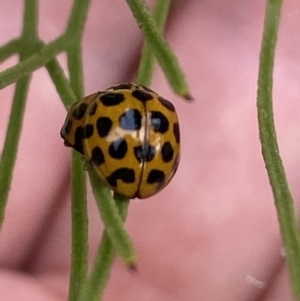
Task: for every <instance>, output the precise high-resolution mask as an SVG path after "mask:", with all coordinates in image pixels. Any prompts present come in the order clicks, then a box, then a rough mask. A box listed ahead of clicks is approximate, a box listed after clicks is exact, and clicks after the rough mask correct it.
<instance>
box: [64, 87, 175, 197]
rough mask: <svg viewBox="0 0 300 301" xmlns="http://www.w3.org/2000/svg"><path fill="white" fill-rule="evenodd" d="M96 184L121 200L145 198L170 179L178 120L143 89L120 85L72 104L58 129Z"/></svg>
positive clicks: (170, 106)
mask: <svg viewBox="0 0 300 301" xmlns="http://www.w3.org/2000/svg"><path fill="white" fill-rule="evenodd" d="M61 137H62V138H63V139H64V141H65V142H64V143H65V145H66V146H71V147H73V148H74V149H76V150H77V151H78V152H80V153H82V154H83V155H84V156H85V157H86V159H87V160H88V162H89V163H90V164H91V165H92V166H93V168H94V170H95V172H96V173H97V175H98V177H99V178H100V180H101V181H102V182H104V183H105V184H106V185H107V186H108V187H110V188H111V189H112V190H113V191H114V192H115V193H117V194H119V195H122V196H125V197H127V198H135V197H137V198H140V199H143V198H147V197H150V196H152V195H154V194H156V193H157V192H158V191H160V190H161V189H162V188H164V187H165V186H166V185H167V184H168V183H169V182H170V180H171V179H172V178H173V176H174V174H175V172H176V170H177V167H178V164H179V159H180V132H179V123H178V117H177V114H176V111H175V108H174V106H173V104H172V103H171V102H169V101H168V100H166V99H164V98H163V97H161V96H159V95H158V94H157V93H155V92H154V91H152V90H151V89H149V88H146V87H144V86H140V85H136V84H121V85H118V86H113V87H110V88H108V89H107V90H105V91H101V92H98V93H94V94H92V95H89V96H87V97H85V98H83V99H82V100H80V101H78V102H76V103H75V104H74V105H73V106H72V107H71V109H70V111H69V113H68V115H67V118H66V121H65V123H64V125H63V127H62V129H61Z"/></svg>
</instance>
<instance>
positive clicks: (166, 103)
mask: <svg viewBox="0 0 300 301" xmlns="http://www.w3.org/2000/svg"><path fill="white" fill-rule="evenodd" d="M158 100H159V101H160V103H161V104H162V105H163V106H164V107H165V108H167V109H168V110H169V111H171V112H175V107H174V106H173V104H172V103H171V102H170V101H168V100H167V99H165V98H163V97H161V96H159V97H158Z"/></svg>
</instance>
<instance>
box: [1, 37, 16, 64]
mask: <svg viewBox="0 0 300 301" xmlns="http://www.w3.org/2000/svg"><path fill="white" fill-rule="evenodd" d="M19 47H20V39H15V40H12V41H9V42H8V43H6V44H5V45H3V46H1V47H0V63H2V62H3V61H5V60H6V59H8V58H9V57H11V56H12V55H14V54H18V53H19Z"/></svg>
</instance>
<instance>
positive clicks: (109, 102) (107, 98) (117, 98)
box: [100, 92, 125, 107]
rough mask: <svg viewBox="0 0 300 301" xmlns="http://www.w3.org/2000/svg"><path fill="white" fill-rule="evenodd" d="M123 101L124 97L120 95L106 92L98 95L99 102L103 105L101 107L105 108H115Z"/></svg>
mask: <svg viewBox="0 0 300 301" xmlns="http://www.w3.org/2000/svg"><path fill="white" fill-rule="evenodd" d="M124 100H125V96H124V95H123V94H122V93H116V92H113V93H111V92H107V93H104V94H102V95H100V101H101V102H102V103H103V105H105V106H107V107H110V106H116V105H118V104H120V103H121V102H123V101H124Z"/></svg>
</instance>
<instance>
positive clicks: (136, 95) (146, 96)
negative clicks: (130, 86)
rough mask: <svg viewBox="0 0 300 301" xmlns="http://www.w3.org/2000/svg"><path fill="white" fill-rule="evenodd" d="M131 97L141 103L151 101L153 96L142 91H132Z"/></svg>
mask: <svg viewBox="0 0 300 301" xmlns="http://www.w3.org/2000/svg"><path fill="white" fill-rule="evenodd" d="M131 95H132V96H133V97H134V98H136V99H137V100H139V101H141V102H145V101H148V100H151V99H153V96H152V95H151V94H149V93H148V92H146V91H144V90H134V91H132V93H131Z"/></svg>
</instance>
